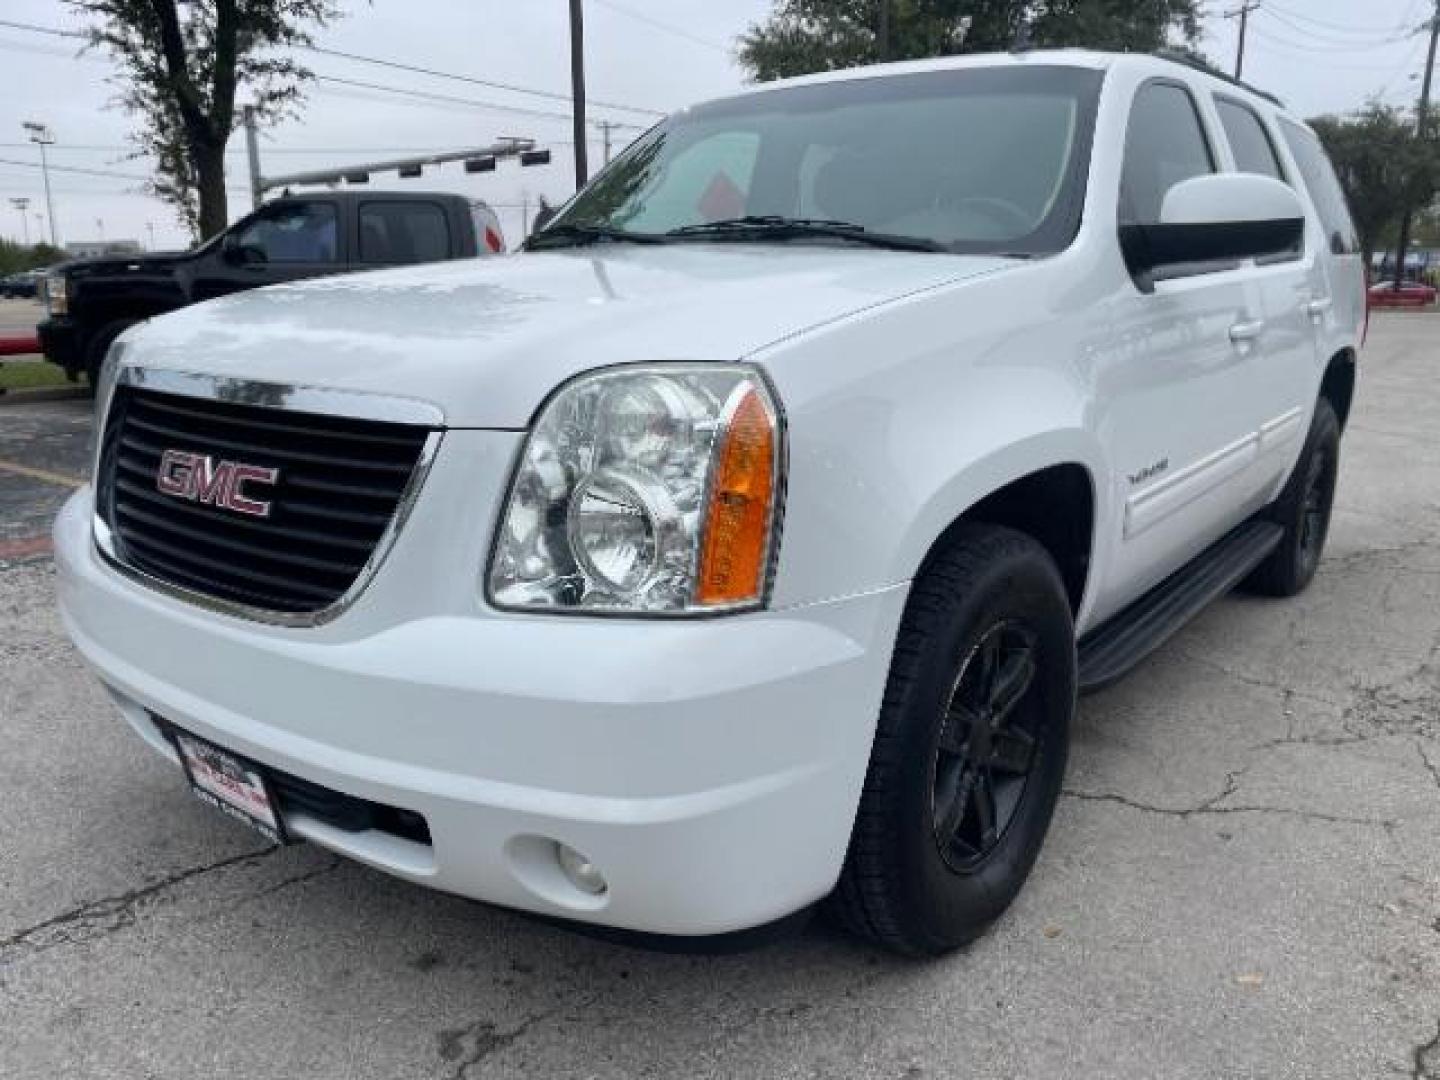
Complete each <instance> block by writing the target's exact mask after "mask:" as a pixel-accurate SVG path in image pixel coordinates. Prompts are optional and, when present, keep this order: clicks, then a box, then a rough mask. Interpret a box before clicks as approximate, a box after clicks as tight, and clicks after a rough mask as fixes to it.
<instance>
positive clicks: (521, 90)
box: [307, 45, 665, 116]
mask: <svg viewBox="0 0 1440 1080" xmlns="http://www.w3.org/2000/svg"><path fill="white" fill-rule="evenodd" d="M307 51H309V52H314V53H321V54H322V55H325V56H338V57H340V58H341V59H342V60H353V61H355V62H356V63H358V64H374V65H375V66H377V67H387V68H394V69H395V70H396V71H412V72H415V73H416V74H418V75H429V76H431V77H433V78H436V79H450V80H452V81H454V82H463V83H473V84H475V85H476V86H488V87H490V88H491V89H493V90H509V91H512V92H514V93H516V94H530V95H531V96H533V97H541V98H548V99H549V100H551V101H563V102H569V100H570V95H568V94H561V93H556V92H554V91H550V90H533V89H530V88H528V87H524V86H516V85H514V84H513V83H503V82H495V81H493V80H489V79H478V78H476V77H474V76H473V75H456V74H455V73H453V72H449V71H437V70H436V69H435V68H427V67H419V66H417V65H415V64H402V63H400V62H399V61H396V60H382V59H380V58H379V57H375V56H361V55H360V54H359V53H351V52H341V51H340V50H339V49H324V48H321V47H320V46H318V45H311V46H308V47H307ZM590 103H591V104H592V105H599V106H600V107H601V108H605V109H620V110H621V111H623V112H636V113H644V114H646V115H647V116H664V115H665V112H664V111H663V110H661V109H647V108H644V107H642V106H640V105H621V104H619V103H618V102H614V101H601V100H600V99H599V98H591V99H590Z"/></svg>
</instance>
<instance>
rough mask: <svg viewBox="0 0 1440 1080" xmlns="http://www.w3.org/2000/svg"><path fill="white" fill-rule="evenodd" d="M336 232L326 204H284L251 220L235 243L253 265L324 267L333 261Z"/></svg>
mask: <svg viewBox="0 0 1440 1080" xmlns="http://www.w3.org/2000/svg"><path fill="white" fill-rule="evenodd" d="M336 232H337V230H336V224H335V207H334V206H333V205H331V204H330V203H287V204H285V205H284V206H277V207H275V208H274V209H273V210H268V211H264V212H262V213H261V215H260V216H259V217H258V218H254V219H252V220H251V222H250V224H248V225H247V226H245V228H244V229H243V230H242V231H241V233H240V235H239V237H238V238H237V239H238V242H239V244H240V246H241V248H243V249H244V250H245V253H246V256H247V257H248V258H250V259H253V260H255V261H257V262H275V263H286V262H304V263H317V262H319V263H325V262H334V261H335V260H336V257H337V255H336V252H337V250H338V245H337V244H336Z"/></svg>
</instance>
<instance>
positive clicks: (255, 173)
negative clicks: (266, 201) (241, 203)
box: [240, 105, 265, 210]
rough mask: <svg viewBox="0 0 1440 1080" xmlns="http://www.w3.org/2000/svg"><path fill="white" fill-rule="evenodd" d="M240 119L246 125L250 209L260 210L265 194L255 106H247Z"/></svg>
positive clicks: (242, 110)
mask: <svg viewBox="0 0 1440 1080" xmlns="http://www.w3.org/2000/svg"><path fill="white" fill-rule="evenodd" d="M240 117H241V123H243V124H244V125H245V155H246V157H248V158H249V160H250V209H252V210H258V209H260V200H261V199H263V198H264V197H265V193H264V191H263V190H262V188H261V184H260V136H259V135H257V134H256V132H255V108H254V106H252V105H246V106H245V108H243V109H241V110H240Z"/></svg>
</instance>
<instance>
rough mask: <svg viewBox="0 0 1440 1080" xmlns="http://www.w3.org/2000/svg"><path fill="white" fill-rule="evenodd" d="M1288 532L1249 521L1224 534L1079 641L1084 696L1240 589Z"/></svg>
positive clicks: (1273, 524) (1105, 684)
mask: <svg viewBox="0 0 1440 1080" xmlns="http://www.w3.org/2000/svg"><path fill="white" fill-rule="evenodd" d="M1283 535H1284V530H1283V529H1282V528H1281V527H1280V526H1279V525H1276V524H1275V523H1274V522H1270V521H1250V522H1247V523H1246V524H1244V525H1241V526H1240V527H1239V528H1237V529H1234V530H1233V531H1231V532H1229V533H1226V534H1225V536H1223V537H1222V538H1221V539H1219V540H1217V541H1216V542H1215V543H1214V544H1212V545H1211V546H1210V547H1208V548H1206V549H1205V550H1204V551H1203V552H1201V553H1200V554H1199V555H1197V556H1196V557H1195V559H1194V560H1193V561H1191V562H1190V563H1188V564H1187V565H1186V566H1184V567H1182V568H1181V569H1180V570H1177V571H1176V572H1175V573H1174V574H1171V575H1170V576H1169V577H1168V578H1166V579H1165V580H1164V581H1162V582H1161V583H1160V584H1159V585H1157V586H1155V588H1153V589H1151V590H1150V591H1149V592H1148V593H1146V594H1145V595H1144V596H1142V597H1141V598H1140V599H1139V600H1136V601H1135V602H1134V603H1133V604H1131V605H1130V606H1129V607H1127V608H1126V609H1125V610H1124V611H1121V612H1120V613H1119V614H1117V615H1114V616H1112V617H1111V618H1109V619H1107V620H1106V621H1105V622H1104V623H1103V624H1101V625H1100V626H1097V627H1096V628H1095V629H1094V630H1092V631H1091V632H1090V633H1088V634H1086V635H1085V636H1084V637H1083V638H1081V639H1080V644H1079V654H1080V692H1081V693H1088V692H1090V691H1092V690H1098V689H1100V688H1101V687H1102V686H1107V685H1109V684H1110V683H1112V682H1114V681H1115V680H1116V679H1118V678H1120V676H1122V675H1124V674H1125V673H1126V672H1127V671H1129V670H1130V669H1131V668H1133V667H1134V666H1135V665H1136V664H1138V663H1140V661H1141V660H1144V659H1145V657H1147V656H1149V655H1150V653H1151V652H1153V651H1154V650H1155V649H1157V648H1159V647H1160V646H1161V645H1162V644H1164V643H1165V641H1166V640H1167V639H1168V638H1169V637H1170V635H1172V634H1174V633H1175V632H1176V631H1177V630H1179V629H1180V628H1181V627H1182V626H1184V625H1185V624H1186V623H1187V622H1189V621H1190V620H1191V619H1193V618H1194V617H1195V616H1196V615H1198V614H1200V612H1201V611H1202V610H1204V609H1205V608H1206V607H1207V606H1208V605H1209V604H1210V603H1211V601H1213V600H1215V599H1217V598H1219V597H1221V596H1223V595H1224V594H1225V593H1227V592H1229V591H1230V590H1231V589H1233V588H1234V587H1235V586H1236V585H1238V584H1239V583H1240V581H1241V579H1243V578H1244V577H1245V576H1246V575H1247V574H1249V573H1250V571H1251V570H1253V569H1255V567H1256V566H1258V565H1259V564H1260V562H1261V561H1262V560H1263V559H1264V558H1265V556H1267V555H1269V554H1270V552H1272V551H1273V550H1275V545H1276V544H1278V543H1280V538H1281V537H1282V536H1283Z"/></svg>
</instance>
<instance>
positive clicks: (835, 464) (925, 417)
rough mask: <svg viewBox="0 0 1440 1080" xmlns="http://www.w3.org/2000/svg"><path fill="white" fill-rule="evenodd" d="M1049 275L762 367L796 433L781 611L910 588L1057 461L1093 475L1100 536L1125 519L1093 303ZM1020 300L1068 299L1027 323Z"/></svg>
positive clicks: (826, 336) (816, 338)
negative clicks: (924, 566) (989, 499)
mask: <svg viewBox="0 0 1440 1080" xmlns="http://www.w3.org/2000/svg"><path fill="white" fill-rule="evenodd" d="M1051 272H1053V271H1051V270H1049V269H1047V268H1039V267H1037V268H1034V270H1033V272H1031V273H1027V272H1024V271H1015V272H1012V273H1002V274H997V275H994V277H993V278H990V279H988V280H986V281H982V282H978V283H975V284H973V285H970V286H961V287H959V288H957V289H954V290H948V289H947V290H940V291H937V292H936V293H934V294H931V295H929V296H926V297H921V298H912V299H909V300H907V301H904V302H901V303H897V304H894V305H891V306H889V307H887V308H886V309H885V310H883V311H880V312H871V313H868V314H867V315H866V316H865V317H864V318H860V319H856V320H852V321H849V322H848V323H847V324H846V325H843V326H836V327H833V328H829V329H827V331H825V332H822V333H817V334H810V335H806V336H805V337H803V338H802V339H800V340H799V341H796V342H793V343H789V344H788V345H787V347H785V348H784V349H783V350H776V351H773V352H771V353H769V354H767V355H765V356H761V357H757V358H756V359H758V360H759V361H760V362H761V363H762V364H763V365H764V366H765V367H766V369H767V371H768V372H769V373H770V375H771V378H772V379H773V380H774V382H775V384H776V387H777V389H778V391H779V394H780V398H781V402H782V405H783V407H784V408H785V410H786V415H787V421H788V425H789V463H788V464H789V470H788V485H787V491H786V507H785V516H784V525H783V533H782V536H781V540H780V552H779V557H778V563H777V572H776V579H775V589H774V594H773V603H774V605H775V606H776V607H788V606H794V605H799V604H806V603H814V602H816V601H818V600H823V599H827V598H831V597H837V596H844V595H851V594H856V593H864V592H867V591H870V590H874V589H880V588H885V587H888V586H891V585H895V584H897V583H901V582H905V581H908V580H910V579H911V578H913V577H914V575H915V573H916V571H917V570H918V569H919V567H920V565H921V563H922V562H923V561H924V559H925V556H926V554H927V553H928V552H929V551H930V548H931V546H932V545H933V544H934V542H935V540H936V539H937V538H938V537H939V536H940V535H941V534H942V533H943V532H944V531H945V530H946V528H948V527H949V526H950V525H951V524H952V523H953V522H954V521H955V520H956V519H957V518H958V517H959V516H960V515H961V514H963V513H964V512H965V511H966V510H967V509H968V508H970V507H972V506H974V505H975V504H976V503H977V502H979V501H980V500H981V499H983V498H984V497H985V496H987V495H989V494H991V493H993V492H994V491H996V490H998V489H999V488H1002V487H1004V486H1005V485H1006V484H1009V483H1011V482H1012V481H1015V480H1018V479H1020V478H1021V477H1024V476H1026V475H1028V474H1031V473H1034V472H1037V471H1039V470H1041V469H1045V468H1048V467H1051V466H1055V465H1064V464H1076V465H1080V466H1082V467H1084V468H1085V469H1086V470H1087V472H1088V473H1089V474H1090V477H1091V483H1092V489H1093V491H1094V495H1095V506H1094V515H1093V521H1094V527H1095V528H1096V529H1099V528H1102V527H1103V523H1105V522H1107V521H1109V520H1110V519H1111V518H1112V516H1113V513H1114V510H1113V503H1114V500H1115V492H1114V491H1113V490H1112V485H1111V484H1110V483H1109V482H1108V480H1107V477H1108V476H1109V475H1110V469H1109V466H1108V463H1107V459H1106V456H1105V454H1104V452H1103V451H1102V448H1101V445H1100V443H1099V441H1098V439H1097V438H1096V437H1095V435H1094V433H1093V432H1092V431H1091V430H1090V427H1089V423H1088V422H1089V420H1090V417H1091V411H1090V408H1089V405H1090V402H1091V400H1092V390H1091V387H1090V385H1089V382H1088V380H1087V378H1086V377H1085V375H1084V371H1085V365H1084V363H1083V358H1082V356H1081V355H1080V348H1081V347H1080V346H1079V345H1078V344H1077V342H1076V334H1075V321H1074V319H1073V315H1074V311H1075V308H1076V307H1078V306H1080V303H1081V301H1082V300H1083V298H1077V297H1074V296H1065V295H1064V294H1062V293H1060V291H1059V290H1057V289H1054V288H1049V287H1047V285H1048V282H1045V281H1043V280H1038V279H1040V277H1041V275H1042V274H1044V275H1046V276H1047V277H1048V275H1049V273H1051ZM1028 278H1034V279H1037V280H1034V281H1033V283H1032V282H1030V281H1027V280H1026V279H1028ZM1001 279H1009V280H1003V281H1002V280H1001ZM1016 295H1021V296H1025V297H1030V298H1033V297H1036V296H1046V295H1049V296H1052V297H1054V298H1055V299H1054V301H1053V302H1052V303H1051V304H1050V305H1048V306H1047V305H1045V304H1043V303H1034V302H1033V300H1032V301H1029V302H1028V310H1027V314H1026V316H1025V317H1024V318H1023V319H1021V318H1017V314H1016V306H1015V300H1014V297H1015V296H1016ZM1072 305H1074V306H1072ZM1017 323H1018V324H1019V325H1017Z"/></svg>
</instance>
